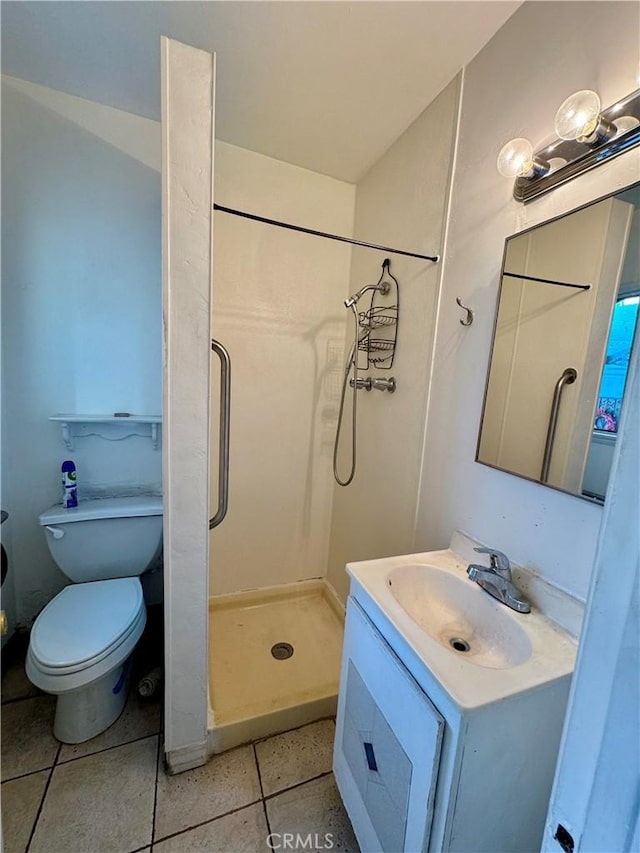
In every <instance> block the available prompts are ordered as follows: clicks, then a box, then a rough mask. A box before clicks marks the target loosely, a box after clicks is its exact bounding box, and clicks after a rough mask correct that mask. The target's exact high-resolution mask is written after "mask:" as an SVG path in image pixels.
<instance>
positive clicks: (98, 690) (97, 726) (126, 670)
mask: <svg viewBox="0 0 640 853" xmlns="http://www.w3.org/2000/svg"><path fill="white" fill-rule="evenodd" d="M130 680H131V656H129V657H128V658H127V659H126V660H125V661H124V663H122V664H120V665H119V666H117V667H116V668H115V669H112V670H111V671H110V672H107V673H106V674H105V675H103V676H102V677H101V678H99V679H98V680H97V681H94V682H93V683H91V684H87V685H86V686H85V687H81V688H79V689H78V690H70V691H69V692H68V693H59V694H58V701H57V703H56V716H55V720H54V723H53V734H54V736H55V737H56V738H57V739H58V740H59V741H62V743H82V742H83V741H85V740H90V739H91V738H92V737H96V735H99V734H101V733H102V732H103V731H104V730H105V729H108V728H109V726H110V725H111V724H112V723H115V721H116V720H117V719H118V717H119V716H120V714H121V713H122V711H123V710H124V706H125V703H126V701H127V696H128V694H129V683H130Z"/></svg>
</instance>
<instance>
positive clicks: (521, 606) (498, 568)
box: [467, 548, 531, 613]
mask: <svg viewBox="0 0 640 853" xmlns="http://www.w3.org/2000/svg"><path fill="white" fill-rule="evenodd" d="M474 551H477V552H478V554H488V555H489V564H490V565H489V566H488V567H487V566H477V565H475V564H474V563H472V564H471V565H470V566H469V567H468V568H467V574H468V575H469V577H470V578H471V580H472V581H475V582H476V583H477V584H478V586H480V587H482V589H483V590H484V591H485V592H488V593H489V595H492V596H493V597H494V598H497V599H498V601H501V602H502V603H503V604H506V605H507V607H510V608H511V609H512V610H517V611H518V613H529V611H530V610H531V605H530V604H529V602H528V601H527V599H526V598H525V597H524V595H522V593H521V592H519V590H517V589H516V587H515V586H514V585H513V581H512V579H511V564H510V563H509V558H508V557H507V555H506V554H503V553H502V551H496V550H495V549H494V548H474Z"/></svg>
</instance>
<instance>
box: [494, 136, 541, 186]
mask: <svg viewBox="0 0 640 853" xmlns="http://www.w3.org/2000/svg"><path fill="white" fill-rule="evenodd" d="M496 165H497V167H498V171H499V172H500V174H501V175H502V176H503V177H505V178H520V177H524V176H525V175H529V174H530V173H531V172H532V170H533V145H532V144H531V143H530V142H529V140H528V139H523V138H522V137H518V139H512V140H510V141H509V142H507V144H506V145H504V146H503V147H502V148H501V149H500V153H499V154H498V162H497V164H496Z"/></svg>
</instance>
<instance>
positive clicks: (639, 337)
mask: <svg viewBox="0 0 640 853" xmlns="http://www.w3.org/2000/svg"><path fill="white" fill-rule="evenodd" d="M636 187H640V181H634V182H633V183H631V184H628V185H627V186H624V187H620V188H619V189H617V190H615V191H613V192H610V193H606V194H605V195H602V196H599V197H598V198H594V199H592V200H591V201H588V202H585V203H584V204H581V205H579V206H578V207H574V208H572V209H571V210H567V211H566V212H565V213H560V214H558V216H553V217H551V219H545V220H543V221H542V222H538V223H537V224H536V225H532V226H531V227H529V228H524V229H523V230H522V231H517V232H515V233H514V234H508V235H507V236H506V237H505V238H504V249H503V251H502V263H501V265H500V279H499V284H498V293H497V295H496V302H495V307H494V320H493V329H492V332H491V348H490V350H489V359H488V361H487V367H486V379H485V384H484V393H483V395H482V407H481V410H480V421H479V424H478V440H477V442H476V453H475V457H474V461H475V462H477V463H478V464H479V465H485V466H486V467H487V468H492V469H493V470H494V471H502V473H503V474H510V475H511V476H512V477H518V478H519V479H521V480H527V481H528V482H530V483H535V484H536V485H537V486H541V487H542V488H545V489H553V490H554V491H556V492H561V493H562V494H565V495H570V496H571V497H572V498H578V500H581V501H586V503H589V504H592V505H593V506H598V507H603V506H604V505H605V503H606V495H605V499H604V500H600V499H599V498H593V497H589V496H588V495H579V494H578V493H577V492H570V491H569V490H568V489H562V488H560V486H554V485H552V484H551V483H543V482H542V481H541V480H536V479H534V478H533V477H527V475H526V474H518V473H517V472H516V471H509V470H508V469H507V468H500V466H499V465H492V464H491V463H490V462H484V461H483V460H482V459H479V458H478V457H479V454H480V441H481V438H482V425H483V423H484V414H485V407H486V404H487V395H488V393H489V379H490V376H491V364H492V362H493V351H494V348H495V343H496V333H497V331H498V312H499V308H500V297H501V296H502V288H503V286H504V271H505V261H506V258H507V243H508V242H509V240H511V239H513V238H514V237H522V236H523V235H524V234H530V233H531V232H532V231H535V230H536V229H538V228H541V227H542V226H543V225H550V224H551V223H553V222H557V221H558V220H560V219H564V218H565V217H567V216H571V215H572V214H574V213H578V211H580V210H584V209H585V208H587V207H591V206H592V205H594V204H598V203H599V202H601V201H605V200H606V199H609V198H615V196H618V195H620V194H621V193H625V192H627V191H628V190H632V189H635V188H636ZM639 328H640V320H639V321H638V326H637V327H636V334H635V336H634V341H633V349H634V350H635V349H636V348H637V347H638V346H640V332H639V331H638V329H639ZM623 412H624V409H623Z"/></svg>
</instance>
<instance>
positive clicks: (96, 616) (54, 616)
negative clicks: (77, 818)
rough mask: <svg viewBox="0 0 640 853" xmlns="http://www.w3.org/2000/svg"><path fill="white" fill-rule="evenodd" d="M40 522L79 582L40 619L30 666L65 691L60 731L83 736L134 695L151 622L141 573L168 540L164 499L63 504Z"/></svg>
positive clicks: (34, 674) (45, 683)
mask: <svg viewBox="0 0 640 853" xmlns="http://www.w3.org/2000/svg"><path fill="white" fill-rule="evenodd" d="M40 524H41V525H42V526H43V527H44V528H45V530H46V536H47V543H48V544H49V548H50V550H51V554H52V556H53V558H54V560H55V561H56V563H57V564H58V566H59V567H60V568H61V569H62V571H63V572H64V573H65V574H66V575H67V576H68V577H69V578H70V579H71V580H73V581H76V583H75V584H72V585H71V586H67V587H65V589H63V590H62V591H61V592H60V593H58V595H57V596H56V597H55V598H54V599H53V600H52V601H50V602H49V604H47V606H46V607H45V608H44V610H42V612H41V613H40V615H39V616H38V618H37V619H36V621H35V623H34V625H33V628H32V630H31V638H30V642H29V650H28V652H27V661H26V671H27V675H28V677H29V679H30V680H31V681H32V683H33V684H35V685H36V686H37V687H39V688H40V689H41V690H44V691H45V692H46V693H52V694H54V695H56V696H57V697H58V699H57V703H56V714H55V721H54V735H55V737H56V738H57V739H58V740H60V741H62V742H64V743H81V742H82V741H85V740H88V739H89V738H92V737H95V736H96V735H97V734H100V732H102V731H104V730H105V729H106V728H108V726H110V725H111V724H112V723H113V722H114V721H115V720H116V719H117V718H118V716H119V715H120V713H121V712H122V710H123V708H124V705H125V702H126V699H127V693H128V688H129V676H130V669H131V655H132V653H133V650H134V648H135V646H136V643H137V642H138V640H139V639H140V636H141V635H142V632H143V630H144V626H145V624H146V608H145V604H144V597H143V594H142V584H141V583H140V578H139V575H140V574H142V572H144V571H145V570H146V569H147V568H148V567H149V565H151V563H152V562H153V561H154V559H155V558H156V557H157V555H158V553H159V550H160V547H161V542H162V499H161V498H157V497H143V498H105V499H102V500H94V501H85V502H84V503H83V504H81V505H80V506H79V507H77V508H74V509H71V510H66V509H63V508H61V507H60V506H56V507H52V508H51V509H50V510H47V512H44V513H43V514H42V515H41V516H40ZM80 581H82V582H80Z"/></svg>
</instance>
